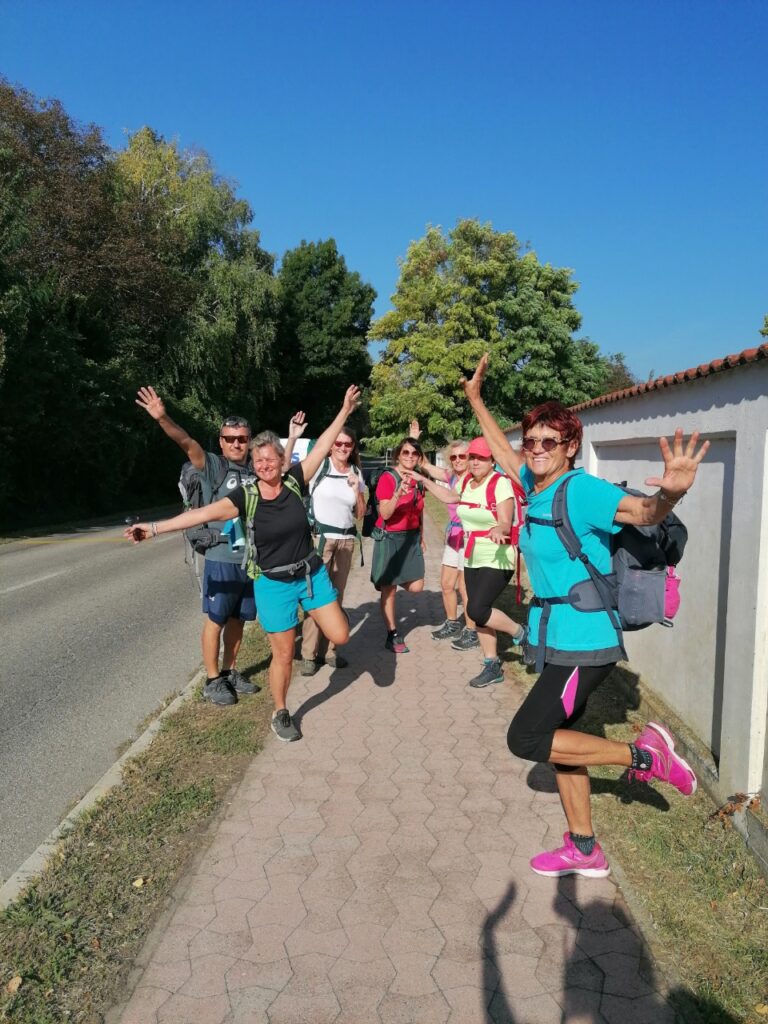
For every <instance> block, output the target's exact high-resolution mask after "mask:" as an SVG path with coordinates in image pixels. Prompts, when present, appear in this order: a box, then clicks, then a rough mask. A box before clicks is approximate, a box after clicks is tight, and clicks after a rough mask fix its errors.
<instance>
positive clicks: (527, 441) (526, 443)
mask: <svg viewBox="0 0 768 1024" xmlns="http://www.w3.org/2000/svg"><path fill="white" fill-rule="evenodd" d="M570 443H571V442H570V439H569V438H566V439H565V440H564V441H558V440H557V439H556V438H554V437H524V438H523V450H524V451H526V452H532V451H534V450H535V448H536V445H537V444H540V445H541V450H542V451H543V452H553V451H554V450H555V448H557V446H558V445H559V444H570Z"/></svg>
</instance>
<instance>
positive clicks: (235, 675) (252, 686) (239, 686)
mask: <svg viewBox="0 0 768 1024" xmlns="http://www.w3.org/2000/svg"><path fill="white" fill-rule="evenodd" d="M226 678H227V679H228V680H229V685H230V686H231V687H232V688H233V689H234V690H235V692H236V693H258V692H259V691H260V690H261V687H260V686H259V685H258V684H257V683H252V682H251V681H250V679H246V678H245V676H244V675H243V674H242V672H238V671H237V669H236V668H231V669H230V670H229V675H228V676H227V677H226Z"/></svg>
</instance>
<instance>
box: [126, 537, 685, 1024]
mask: <svg viewBox="0 0 768 1024" xmlns="http://www.w3.org/2000/svg"><path fill="white" fill-rule="evenodd" d="M428 540H429V544H430V556H429V561H430V562H431V563H432V564H431V568H430V569H429V571H428V574H427V592H425V593H424V594H421V595H416V596H414V597H409V595H407V594H404V593H400V594H398V599H397V600H398V612H399V614H400V615H401V616H402V618H403V622H402V626H403V632H404V633H405V634H406V636H407V641H408V644H409V646H410V648H411V653H410V654H407V655H402V656H400V657H399V658H397V659H396V657H395V655H393V654H390V653H389V652H388V651H385V650H384V648H383V640H384V629H383V626H382V624H381V620H380V618H379V615H378V604H377V601H376V597H377V595H376V592H375V591H374V590H373V587H372V586H371V584H370V582H369V580H368V568H367V567H366V568H365V569H362V570H361V569H359V568H356V569H355V570H354V571H353V575H352V578H351V580H350V586H349V589H348V592H347V596H346V600H345V605H346V607H347V608H348V610H349V612H350V618H351V621H352V625H353V637H352V639H351V641H350V643H349V645H348V647H347V648H346V649H345V655H346V656H347V657H348V658H349V661H350V667H349V668H346V669H341V670H336V671H333V672H331V670H330V669H327V668H325V669H323V670H322V671H321V672H320V673H318V674H317V675H316V676H315V677H313V678H311V679H303V678H302V677H300V676H298V675H297V676H296V677H295V679H294V682H293V684H292V686H291V691H290V694H289V707H290V709H291V711H292V712H293V713H294V715H295V718H296V719H297V721H298V722H299V724H300V727H301V729H302V732H303V734H304V739H303V740H302V741H301V742H299V743H291V744H286V743H281V742H279V741H278V740H277V739H276V738H275V737H274V736H270V738H269V740H268V741H267V743H266V747H265V749H264V751H263V752H262V753H261V754H259V755H258V757H256V758H255V760H254V762H253V764H252V765H251V767H250V768H249V770H248V772H247V774H246V777H245V779H244V780H243V783H242V785H241V786H240V787H239V789H238V790H237V791H236V792H235V793H233V799H232V802H231V805H230V807H229V811H228V813H227V814H226V816H225V818H224V819H223V820H222V822H221V824H220V826H219V828H218V831H217V834H216V836H215V838H214V840H213V842H212V844H211V846H210V848H209V849H208V850H207V851H206V852H205V853H204V855H203V856H202V857H201V858H200V860H199V862H198V864H197V866H196V867H195V868H194V870H193V871H192V872H191V874H190V875H189V876H188V877H187V878H185V879H184V881H183V883H182V884H181V885H180V886H179V889H178V892H177V894H176V897H175V902H174V910H173V913H172V915H171V917H170V920H169V922H168V923H166V924H165V926H164V927H163V928H160V929H158V930H157V931H156V933H155V935H154V936H153V937H152V939H151V941H150V943H149V944H148V947H147V949H146V950H145V954H144V957H143V962H144V963H145V965H146V966H145V967H144V970H143V973H142V974H141V976H140V978H139V979H138V983H137V985H136V988H135V990H134V992H133V995H132V997H131V998H130V1000H129V1002H128V1003H127V1005H126V1006H125V1008H124V1010H123V1013H122V1017H121V1018H118V1019H121V1021H122V1024H156V1022H157V1024H171V1022H177V1024H298V1022H303V1024H326V1022H328V1024H330V1022H335V1024H368V1022H374V1024H378V1022H381V1024H395V1022H398V1024H400V1022H403V1024H404V1022H414V1024H415V1022H418V1024H431V1022H441V1024H442V1022H450V1024H486V1022H487V1024H491V1022H495V1024H513V1022H514V1024H561V1022H563V1021H566V1022H568V1024H587V1022H589V1024H598V1022H600V1024H602V1022H607V1024H646V1022H647V1024H672V1022H673V1021H674V1020H675V1015H674V1013H673V1012H672V1010H671V1009H670V1007H669V1005H668V1004H667V1002H666V1000H665V998H664V995H663V991H664V982H663V979H661V978H658V977H657V978H654V971H653V968H652V965H651V964H650V963H649V961H648V959H647V954H646V952H645V947H644V945H643V942H642V940H641V938H640V936H639V934H638V932H637V930H636V928H635V927H634V926H633V923H632V920H631V917H630V915H629V912H628V910H627V908H626V906H625V904H624V902H623V900H622V897H621V893H620V892H619V890H618V889H617V887H616V884H615V882H614V881H613V880H612V879H611V878H608V879H604V880H597V881H595V880H587V879H581V878H579V879H574V878H569V879H560V880H557V879H548V878H541V877H539V876H537V875H535V874H533V873H532V872H531V871H530V869H529V867H528V859H529V857H530V856H532V855H533V854H534V853H537V852H539V851H540V850H542V849H544V848H546V847H548V846H549V847H552V846H558V845H560V842H561V835H562V832H563V828H564V819H563V815H562V811H561V809H560V805H559V801H558V798H557V796H556V795H555V793H554V787H553V784H552V782H551V777H550V775H549V769H546V768H543V767H541V766H532V765H531V764H528V763H523V762H521V761H519V760H517V759H515V758H513V757H512V756H511V755H510V754H509V752H508V750H507V747H506V739H505V737H506V729H507V725H508V722H509V719H510V718H511V716H512V714H513V712H514V710H515V708H516V707H517V705H518V703H519V701H520V699H521V693H520V691H519V689H518V688H517V687H515V686H513V685H511V684H510V683H509V682H506V683H505V684H503V685H501V686H493V687H488V688H486V689H484V690H479V691H475V690H471V689H469V688H468V687H467V685H466V681H467V679H468V678H469V677H470V676H471V675H474V674H475V672H476V671H477V669H478V665H479V658H478V656H477V653H476V652H471V653H467V654H457V653H456V652H453V651H451V650H450V647H449V645H448V644H447V643H446V642H443V643H436V642H434V641H433V640H432V639H431V638H430V635H429V633H430V628H435V626H436V625H437V624H438V623H439V622H441V621H442V617H443V616H442V603H441V600H440V595H439V584H438V571H439V567H438V566H437V565H436V562H437V559H438V551H439V550H440V546H441V545H440V538H439V536H438V534H437V531H436V530H435V529H434V528H433V527H431V526H430V529H429V533H428ZM222 713H226V712H222ZM628 813H629V811H628Z"/></svg>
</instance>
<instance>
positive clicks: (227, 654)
mask: <svg viewBox="0 0 768 1024" xmlns="http://www.w3.org/2000/svg"><path fill="white" fill-rule="evenodd" d="M244 628H245V622H244V621H243V620H242V619H227V624H226V625H225V626H224V653H223V654H222V656H221V667H222V668H223V669H224V668H234V667H235V662H236V661H237V655H238V653H239V651H240V645H241V644H242V642H243V629H244Z"/></svg>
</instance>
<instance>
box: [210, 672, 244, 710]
mask: <svg viewBox="0 0 768 1024" xmlns="http://www.w3.org/2000/svg"><path fill="white" fill-rule="evenodd" d="M203 700H209V701H210V702H211V704H219V705H220V706H221V707H225V706H226V705H231V704H237V694H236V693H235V691H234V690H233V689H232V688H231V687H230V685H229V681H228V680H227V677H226V676H216V678H215V679H207V680H206V682H205V686H204V687H203Z"/></svg>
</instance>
